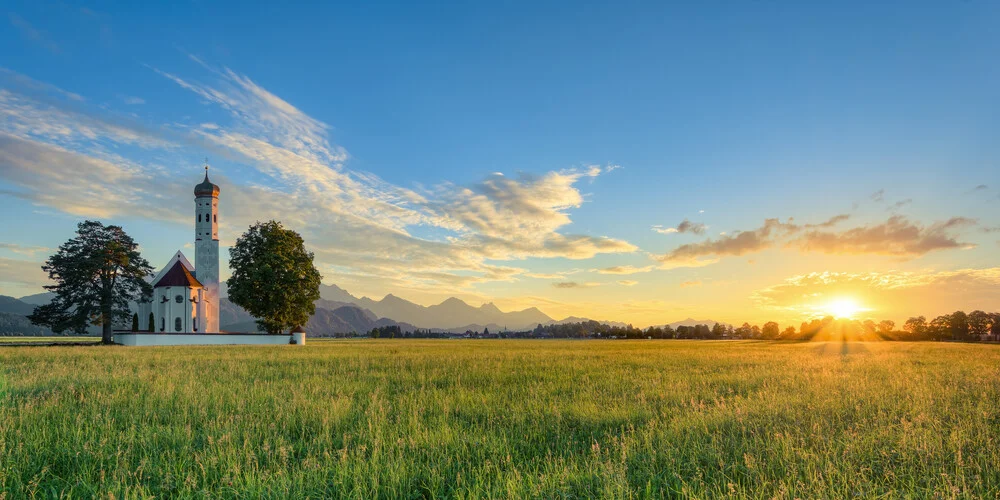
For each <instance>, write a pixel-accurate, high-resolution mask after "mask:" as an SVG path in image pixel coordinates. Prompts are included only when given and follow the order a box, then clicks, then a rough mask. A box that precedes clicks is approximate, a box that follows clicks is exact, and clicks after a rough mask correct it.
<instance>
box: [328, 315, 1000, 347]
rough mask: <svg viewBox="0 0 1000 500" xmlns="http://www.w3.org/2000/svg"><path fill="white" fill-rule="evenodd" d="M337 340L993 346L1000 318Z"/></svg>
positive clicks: (570, 328)
mask: <svg viewBox="0 0 1000 500" xmlns="http://www.w3.org/2000/svg"><path fill="white" fill-rule="evenodd" d="M336 336H337V337H369V338H444V337H455V336H460V337H468V338H564V339H565V338H581V339H582V338H598V339H703V340H726V339H732V340H789V341H796V340H798V341H801V340H808V341H829V340H855V341H878V340H894V341H921V340H925V341H926V340H933V341H946V340H950V341H959V342H991V341H994V342H995V341H998V340H1000V313H987V312H984V311H979V310H976V311H972V312H971V313H968V314H966V313H965V312H964V311H955V312H953V313H951V314H944V315H941V316H937V317H935V318H934V319H932V320H930V321H927V318H926V317H924V316H915V317H911V318H909V319H907V320H906V322H904V323H903V324H902V325H901V328H897V325H896V322H895V321H892V320H882V321H879V322H878V323H876V322H875V321H874V320H871V319H866V320H856V319H848V318H834V317H833V316H826V317H824V318H822V319H818V318H817V319H813V320H812V321H808V322H802V324H801V325H799V328H798V329H796V328H795V327H794V326H788V327H785V328H784V329H782V328H781V325H779V324H778V323H777V322H774V321H768V322H767V323H764V325H763V326H759V325H751V324H749V323H743V325H741V326H739V327H734V326H733V325H727V324H724V323H715V324H714V325H712V326H709V325H706V324H699V325H690V326H687V325H679V326H677V327H676V328H674V327H672V326H670V325H664V326H650V327H648V328H645V329H642V328H636V327H633V326H632V325H626V326H617V325H609V324H607V323H601V322H599V321H593V320H591V321H582V322H576V323H561V324H551V325H538V326H537V327H535V329H534V330H530V331H515V332H511V331H494V332H490V331H489V329H488V328H487V329H484V330H483V331H482V332H476V331H472V330H469V331H467V332H465V333H464V334H461V335H455V334H446V333H438V332H433V331H431V330H421V329H416V330H415V331H413V332H409V331H403V330H402V329H401V328H400V327H399V326H398V325H392V326H384V327H379V328H373V329H372V330H370V331H368V332H366V333H365V334H363V335H360V334H347V335H336Z"/></svg>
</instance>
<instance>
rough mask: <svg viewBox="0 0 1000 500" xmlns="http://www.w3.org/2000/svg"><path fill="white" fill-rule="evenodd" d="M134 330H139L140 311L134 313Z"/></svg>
mask: <svg viewBox="0 0 1000 500" xmlns="http://www.w3.org/2000/svg"><path fill="white" fill-rule="evenodd" d="M132 331H133V332H138V331H139V313H132Z"/></svg>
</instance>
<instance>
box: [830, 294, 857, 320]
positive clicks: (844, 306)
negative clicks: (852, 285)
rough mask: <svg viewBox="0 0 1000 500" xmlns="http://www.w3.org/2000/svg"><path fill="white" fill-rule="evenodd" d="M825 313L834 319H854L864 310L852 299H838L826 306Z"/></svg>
mask: <svg viewBox="0 0 1000 500" xmlns="http://www.w3.org/2000/svg"><path fill="white" fill-rule="evenodd" d="M825 309H826V312H827V313H829V314H831V315H833V317H835V318H846V319H854V316H855V315H856V314H858V313H859V312H861V311H864V309H863V308H862V307H861V306H859V305H858V303H857V302H856V301H854V300H853V299H838V300H835V301H833V302H830V303H829V304H827V305H826V308H825Z"/></svg>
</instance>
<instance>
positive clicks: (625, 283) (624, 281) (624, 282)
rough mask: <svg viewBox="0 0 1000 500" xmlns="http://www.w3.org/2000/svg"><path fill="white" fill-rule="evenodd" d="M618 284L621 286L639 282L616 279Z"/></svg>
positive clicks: (633, 284)
mask: <svg viewBox="0 0 1000 500" xmlns="http://www.w3.org/2000/svg"><path fill="white" fill-rule="evenodd" d="M618 284H619V285H621V286H635V285H638V284H639V282H638V281H635V280H618Z"/></svg>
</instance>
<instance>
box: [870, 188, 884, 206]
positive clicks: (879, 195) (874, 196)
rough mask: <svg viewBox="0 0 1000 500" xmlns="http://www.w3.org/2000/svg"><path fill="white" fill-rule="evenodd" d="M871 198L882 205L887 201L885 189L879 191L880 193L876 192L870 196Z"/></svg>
mask: <svg viewBox="0 0 1000 500" xmlns="http://www.w3.org/2000/svg"><path fill="white" fill-rule="evenodd" d="M869 198H871V200H872V201H874V202H875V203H882V202H883V201H885V189H879V190H878V191H875V192H874V193H872V195H871V196H869Z"/></svg>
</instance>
